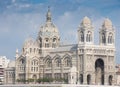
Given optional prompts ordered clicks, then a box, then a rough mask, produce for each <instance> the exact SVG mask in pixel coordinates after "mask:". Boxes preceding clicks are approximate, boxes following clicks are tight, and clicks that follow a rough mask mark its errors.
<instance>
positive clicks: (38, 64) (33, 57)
mask: <svg viewBox="0 0 120 87" xmlns="http://www.w3.org/2000/svg"><path fill="white" fill-rule="evenodd" d="M101 25H102V26H101V27H100V28H99V44H98V45H95V44H94V27H93V25H92V22H91V20H90V19H89V18H88V17H87V16H85V17H84V18H83V20H82V21H81V23H80V25H79V27H78V29H76V30H77V35H78V41H77V43H76V44H66V45H65V44H64V45H63V44H60V34H59V30H58V28H57V27H56V26H55V25H54V23H53V22H52V15H51V11H50V9H48V11H47V14H46V22H45V24H44V25H42V26H41V27H40V30H39V32H38V36H37V38H36V40H34V39H32V38H28V39H27V40H26V41H25V42H24V45H23V47H22V50H21V52H18V50H16V59H15V65H14V67H12V68H10V67H9V69H6V71H5V83H6V84H7V83H16V84H17V81H16V80H17V79H25V80H27V79H30V78H33V79H39V78H44V77H47V78H54V79H58V78H64V79H68V80H69V81H68V83H73V84H100V85H106V84H107V85H112V84H115V82H116V81H115V80H116V74H115V29H114V27H113V25H112V22H111V20H110V19H108V18H106V19H105V20H104V22H103V24H101ZM9 72H11V73H9ZM10 74H11V75H10ZM9 76H11V78H10V77H9ZM72 79H74V80H73V81H72Z"/></svg>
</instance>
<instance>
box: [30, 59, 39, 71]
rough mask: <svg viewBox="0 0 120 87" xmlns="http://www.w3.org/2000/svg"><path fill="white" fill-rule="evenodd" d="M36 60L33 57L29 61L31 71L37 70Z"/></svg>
mask: <svg viewBox="0 0 120 87" xmlns="http://www.w3.org/2000/svg"><path fill="white" fill-rule="evenodd" d="M38 66H39V64H38V60H36V59H34V60H32V61H31V71H32V72H37V71H38Z"/></svg>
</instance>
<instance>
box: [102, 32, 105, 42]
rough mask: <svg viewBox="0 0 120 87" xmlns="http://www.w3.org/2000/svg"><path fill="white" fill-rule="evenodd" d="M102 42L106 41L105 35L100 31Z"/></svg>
mask: <svg viewBox="0 0 120 87" xmlns="http://www.w3.org/2000/svg"><path fill="white" fill-rule="evenodd" d="M102 43H106V36H105V33H102Z"/></svg>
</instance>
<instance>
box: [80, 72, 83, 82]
mask: <svg viewBox="0 0 120 87" xmlns="http://www.w3.org/2000/svg"><path fill="white" fill-rule="evenodd" d="M80 84H83V74H80Z"/></svg>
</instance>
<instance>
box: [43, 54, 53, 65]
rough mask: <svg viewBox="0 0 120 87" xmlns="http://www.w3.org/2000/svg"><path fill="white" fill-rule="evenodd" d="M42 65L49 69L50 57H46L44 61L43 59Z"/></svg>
mask: <svg viewBox="0 0 120 87" xmlns="http://www.w3.org/2000/svg"><path fill="white" fill-rule="evenodd" d="M44 63H45V65H46V67H51V66H52V59H51V57H50V56H47V57H46V58H45V59H44Z"/></svg>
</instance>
